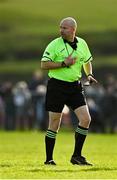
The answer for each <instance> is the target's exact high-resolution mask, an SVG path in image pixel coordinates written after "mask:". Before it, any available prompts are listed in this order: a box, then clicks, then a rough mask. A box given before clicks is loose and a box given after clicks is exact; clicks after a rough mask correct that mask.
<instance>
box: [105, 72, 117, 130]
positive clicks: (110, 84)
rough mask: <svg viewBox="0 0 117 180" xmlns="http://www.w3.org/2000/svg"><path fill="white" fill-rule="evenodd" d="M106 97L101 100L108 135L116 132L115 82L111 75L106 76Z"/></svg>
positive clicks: (116, 85)
mask: <svg viewBox="0 0 117 180" xmlns="http://www.w3.org/2000/svg"><path fill="white" fill-rule="evenodd" d="M105 90H106V95H105V97H104V100H103V102H102V103H103V107H104V112H105V117H106V119H107V129H108V130H109V132H110V133H115V132H117V81H116V79H115V77H114V75H113V74H108V75H107V76H106V83H105Z"/></svg>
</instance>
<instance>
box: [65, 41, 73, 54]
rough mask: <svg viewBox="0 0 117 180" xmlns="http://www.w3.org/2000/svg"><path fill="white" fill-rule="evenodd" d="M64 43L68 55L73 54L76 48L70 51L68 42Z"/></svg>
mask: <svg viewBox="0 0 117 180" xmlns="http://www.w3.org/2000/svg"><path fill="white" fill-rule="evenodd" d="M64 44H65V48H66V51H67V54H68V56H71V55H72V54H73V52H74V49H73V50H72V52H71V53H69V51H68V47H67V44H66V43H64Z"/></svg>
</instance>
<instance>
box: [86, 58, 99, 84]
mask: <svg viewBox="0 0 117 180" xmlns="http://www.w3.org/2000/svg"><path fill="white" fill-rule="evenodd" d="M83 68H84V71H85V74H86V75H87V78H88V81H89V82H90V83H92V82H95V83H97V80H96V79H95V78H94V76H93V73H92V64H91V62H90V61H89V62H88V63H85V64H84V65H83Z"/></svg>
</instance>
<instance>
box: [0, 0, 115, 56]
mask: <svg viewBox="0 0 117 180" xmlns="http://www.w3.org/2000/svg"><path fill="white" fill-rule="evenodd" d="M116 7H117V0H88V1H84V0H74V1H70V0H69V1H66V0H20V1H19V0H0V42H1V43H0V53H1V54H2V55H5V54H8V55H9V54H15V55H16V54H17V53H19V52H24V51H26V52H30V51H31V50H33V51H34V50H36V51H37V50H38V49H39V50H41V51H42V50H43V49H44V48H45V46H46V45H47V44H48V42H49V39H53V38H54V37H55V36H58V35H59V23H60V20H61V19H63V18H64V17H67V16H73V17H74V18H75V19H76V20H77V22H78V35H79V36H82V35H86V36H87V37H88V36H89V39H92V41H93V42H91V43H90V44H92V46H94V45H96V44H99V45H98V47H100V46H105V45H107V44H110V47H111V46H114V47H115V46H116V31H117V23H116V17H117V11H116ZM90 41H91V40H90ZM90 41H88V42H90ZM102 44H103V45H102ZM98 47H97V46H96V49H98ZM105 49H106V47H105ZM6 58H7V57H6Z"/></svg>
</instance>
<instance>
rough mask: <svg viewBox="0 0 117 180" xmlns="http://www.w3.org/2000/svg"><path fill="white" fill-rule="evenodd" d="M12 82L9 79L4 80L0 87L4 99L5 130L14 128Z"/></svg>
mask: <svg viewBox="0 0 117 180" xmlns="http://www.w3.org/2000/svg"><path fill="white" fill-rule="evenodd" d="M12 87H13V84H12V83H11V82H9V81H7V82H5V83H4V84H3V85H2V88H1V95H2V98H3V101H4V110H3V111H4V112H5V116H4V118H5V120H4V127H5V130H14V129H15V105H14V101H13V92H12Z"/></svg>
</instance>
